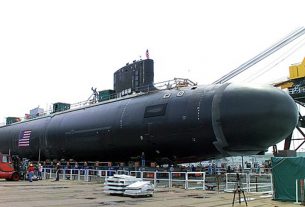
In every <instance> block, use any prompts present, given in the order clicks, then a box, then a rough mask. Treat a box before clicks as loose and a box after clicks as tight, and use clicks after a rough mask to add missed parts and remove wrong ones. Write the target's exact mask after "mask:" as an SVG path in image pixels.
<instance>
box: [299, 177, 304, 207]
mask: <svg viewBox="0 0 305 207" xmlns="http://www.w3.org/2000/svg"><path fill="white" fill-rule="evenodd" d="M300 190H301V203H302V204H304V179H300Z"/></svg>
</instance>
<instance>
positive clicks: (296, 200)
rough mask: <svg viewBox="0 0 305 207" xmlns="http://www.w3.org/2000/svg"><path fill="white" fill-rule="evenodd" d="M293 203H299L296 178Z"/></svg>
mask: <svg viewBox="0 0 305 207" xmlns="http://www.w3.org/2000/svg"><path fill="white" fill-rule="evenodd" d="M294 204H301V203H300V202H299V191H298V179H296V180H295V203H294Z"/></svg>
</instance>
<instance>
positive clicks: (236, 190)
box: [232, 173, 248, 206]
mask: <svg viewBox="0 0 305 207" xmlns="http://www.w3.org/2000/svg"><path fill="white" fill-rule="evenodd" d="M236 192H237V193H238V201H239V204H241V200H240V193H242V194H243V196H244V201H245V203H246V206H248V203H247V199H246V196H245V192H244V190H243V189H242V187H241V182H240V177H239V174H238V173H236V184H235V190H234V196H233V201H232V206H234V202H235V195H236Z"/></svg>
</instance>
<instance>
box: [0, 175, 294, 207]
mask: <svg viewBox="0 0 305 207" xmlns="http://www.w3.org/2000/svg"><path fill="white" fill-rule="evenodd" d="M0 192H1V193H0V206H6V207H8V206H13V207H19V206H20V207H25V206H31V207H34V206H73V207H77V206H107V207H108V206H118V207H120V206H133V207H136V206H145V207H158V206H162V207H199V206H200V207H202V206H206V207H208V206H232V198H233V193H223V192H221V193H217V192H215V191H202V190H183V189H178V188H172V189H170V190H169V189H168V188H167V189H157V190H156V192H155V194H154V196H153V197H142V198H130V197H122V196H110V195H106V194H104V193H103V185H102V184H99V183H88V182H79V181H66V180H61V181H59V182H54V181H51V180H42V181H33V182H32V183H30V182H28V181H19V182H8V181H5V180H0ZM246 197H247V199H249V200H248V206H253V207H258V206H273V207H275V206H296V205H295V204H293V203H292V202H279V201H273V200H272V199H271V197H270V196H268V195H262V194H250V193H246ZM235 206H246V205H245V203H244V202H242V203H241V204H239V203H238V200H236V201H235Z"/></svg>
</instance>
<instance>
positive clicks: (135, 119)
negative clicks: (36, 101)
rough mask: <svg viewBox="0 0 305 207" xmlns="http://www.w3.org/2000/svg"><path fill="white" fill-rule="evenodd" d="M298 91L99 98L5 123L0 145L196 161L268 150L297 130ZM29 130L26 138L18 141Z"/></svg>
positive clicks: (82, 155) (222, 89)
mask: <svg viewBox="0 0 305 207" xmlns="http://www.w3.org/2000/svg"><path fill="white" fill-rule="evenodd" d="M297 119H298V112H297V108H296V105H295V103H294V101H293V99H292V98H291V97H290V96H289V95H288V94H286V93H285V92H283V91H281V90H279V89H276V88H273V87H271V86H270V87H269V86H246V85H238V84H228V83H227V84H218V85H206V86H195V87H194V86H192V87H184V88H179V89H178V88H177V89H171V90H159V91H154V92H151V93H145V94H137V95H131V96H129V97H125V98H120V99H116V100H112V101H109V102H102V103H98V104H94V105H91V106H87V107H84V108H80V109H75V110H69V111H64V112H60V113H54V114H50V115H48V116H44V117H38V118H36V119H32V120H28V121H23V122H19V123H14V124H11V125H8V126H3V127H0V151H1V152H3V153H7V152H10V153H11V154H15V155H19V156H20V157H26V158H29V159H32V160H38V158H39V157H40V159H41V160H44V159H75V160H100V161H129V160H132V159H137V158H139V157H140V156H141V154H142V152H144V154H145V159H146V160H150V161H154V160H160V159H169V160H172V161H176V162H194V161H201V160H204V159H209V158H216V157H224V156H231V155H251V154H258V153H260V152H262V151H266V150H267V149H268V147H269V146H272V145H274V144H276V143H278V142H280V141H281V140H283V139H285V138H286V137H288V135H289V134H291V133H292V131H293V129H294V128H295V126H296V124H297ZM25 130H30V131H31V134H30V140H29V146H19V145H18V143H19V139H20V138H21V136H22V135H21V134H22V133H23V131H25Z"/></svg>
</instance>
